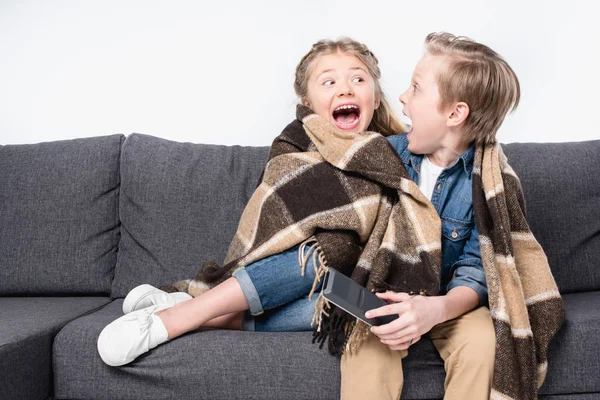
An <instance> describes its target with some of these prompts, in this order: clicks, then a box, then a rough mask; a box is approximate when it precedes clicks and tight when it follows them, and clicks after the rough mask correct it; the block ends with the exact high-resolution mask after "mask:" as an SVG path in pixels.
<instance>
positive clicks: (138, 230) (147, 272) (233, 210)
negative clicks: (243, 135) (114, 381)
mask: <svg viewBox="0 0 600 400" xmlns="http://www.w3.org/2000/svg"><path fill="white" fill-rule="evenodd" d="M267 152H268V148H267V147H241V146H217V145H205V144H192V143H179V142H174V141H169V140H165V139H160V138H156V137H152V136H148V135H141V134H132V135H130V136H128V137H127V139H126V140H125V143H124V145H123V154H122V161H121V199H120V208H119V210H120V217H121V223H122V227H121V241H120V243H119V254H118V257H117V267H116V271H115V280H114V282H113V287H112V296H113V297H124V296H125V295H126V294H127V292H129V290H131V289H132V288H134V287H135V286H137V285H139V284H141V283H150V284H153V285H162V284H168V283H172V282H174V281H176V280H180V279H185V278H191V277H193V276H194V275H195V274H196V272H198V270H199V267H200V266H201V265H202V262H203V261H205V260H214V261H216V262H219V263H220V262H222V261H223V259H224V258H225V253H226V252H227V247H228V246H229V243H230V241H231V239H232V238H233V235H234V234H235V231H236V229H237V224H238V220H239V217H240V215H241V213H242V210H243V208H244V206H245V205H246V202H247V201H248V199H249V198H250V196H251V195H252V193H253V192H254V189H255V187H256V184H257V182H258V179H259V176H260V173H261V172H262V169H263V167H264V164H265V162H266V158H267Z"/></svg>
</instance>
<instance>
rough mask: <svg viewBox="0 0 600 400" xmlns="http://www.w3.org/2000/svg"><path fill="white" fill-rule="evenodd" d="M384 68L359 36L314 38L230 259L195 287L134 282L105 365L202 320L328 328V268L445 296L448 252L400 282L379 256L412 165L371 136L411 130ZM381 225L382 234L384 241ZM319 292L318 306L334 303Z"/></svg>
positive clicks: (103, 349)
mask: <svg viewBox="0 0 600 400" xmlns="http://www.w3.org/2000/svg"><path fill="white" fill-rule="evenodd" d="M380 76H381V74H380V70H379V67H378V60H377V58H376V57H375V56H374V55H373V53H371V51H369V50H368V48H367V47H366V46H364V45H362V44H360V43H357V42H355V41H353V40H351V39H348V38H345V39H342V40H338V41H329V40H322V41H319V42H317V43H316V44H314V45H313V48H312V49H311V51H310V52H309V53H308V54H306V55H305V56H304V57H303V58H302V60H301V61H300V63H299V64H298V66H297V68H296V79H295V82H294V88H295V91H296V93H297V95H298V96H299V97H300V100H301V103H302V105H299V106H298V111H297V114H298V115H297V120H295V121H294V122H292V123H291V124H290V125H288V126H287V127H286V128H285V129H284V131H283V132H282V134H281V135H280V136H279V137H277V138H276V139H275V141H274V142H273V145H272V147H271V151H270V154H269V162H268V164H267V166H266V168H265V172H264V176H263V180H262V182H261V184H260V185H259V186H258V187H257V189H256V191H255V193H254V194H253V196H252V198H251V199H250V201H249V203H248V205H247V206H246V208H245V209H244V213H243V215H242V218H241V220H240V224H239V226H238V231H237V233H236V236H235V237H234V239H233V241H232V243H231V245H230V247H229V251H228V255H227V257H226V259H225V266H224V267H222V268H220V267H218V266H215V265H205V266H203V269H202V271H201V272H200V273H199V274H198V275H197V277H196V278H195V279H194V280H191V281H186V282H178V283H176V284H175V285H174V287H175V288H176V290H179V291H186V292H187V293H189V294H186V293H167V292H165V291H162V290H159V289H156V288H153V287H152V286H150V285H141V286H138V287H137V288H135V289H133V290H132V291H131V292H130V293H129V294H128V296H127V297H126V299H125V301H124V303H123V312H124V313H125V315H124V316H123V317H120V318H119V319H117V320H116V321H113V322H112V323H111V324H109V325H108V326H107V327H106V328H105V329H104V330H103V331H102V333H101V334H100V336H99V338H98V351H99V353H100V356H101V357H102V359H103V360H104V362H105V363H107V364H108V365H111V366H119V365H124V364H127V363H129V362H131V361H133V360H134V359H135V358H136V357H138V356H139V355H141V354H143V353H145V352H147V351H149V350H150V349H152V348H154V347H156V346H158V345H159V344H161V343H164V342H166V341H167V340H170V339H173V338H176V337H178V336H180V335H182V334H184V333H186V332H190V331H192V330H195V329H197V328H199V327H214V328H226V329H244V330H256V331H295V330H309V329H310V327H311V324H312V322H314V321H313V314H314V315H315V316H317V323H319V326H320V319H319V317H320V315H321V313H319V312H317V313H315V310H314V303H310V302H309V301H307V299H306V297H307V295H308V297H310V296H311V295H312V293H313V292H314V291H315V290H318V289H319V287H320V284H321V281H320V278H321V276H322V275H323V273H324V271H325V270H326V268H327V267H330V268H335V269H337V270H339V271H342V272H343V273H345V274H346V275H352V277H353V279H355V280H357V281H359V282H360V283H361V284H363V285H365V286H367V287H368V288H370V289H377V290H381V289H390V288H393V289H396V290H401V291H407V292H412V291H414V290H410V288H407V287H399V286H398V284H399V282H401V281H403V282H406V281H407V280H408V281H411V282H418V283H419V285H420V286H419V287H418V288H419V289H422V288H424V287H426V286H427V285H426V284H424V282H429V281H432V282H433V284H432V285H431V286H427V288H428V290H431V291H434V292H435V290H436V286H437V287H439V278H438V277H437V273H436V272H435V268H429V264H430V260H437V258H435V257H431V256H429V257H425V258H426V259H427V260H426V262H425V267H424V268H423V269H424V270H425V274H422V276H420V277H418V278H417V279H411V278H412V277H409V278H408V279H407V277H406V276H405V277H404V278H403V279H398V278H397V277H392V278H393V279H390V273H389V266H390V260H389V257H387V258H385V257H380V259H385V260H384V261H379V259H378V263H379V264H378V263H376V262H375V258H376V256H379V255H380V253H379V252H378V250H379V249H380V248H381V246H380V245H381V242H382V237H383V233H384V232H385V227H386V226H387V225H388V220H389V218H390V213H389V210H390V204H391V202H390V200H389V196H386V195H383V193H384V190H383V188H384V187H386V186H392V187H394V186H395V187H396V189H397V188H398V187H399V183H398V182H399V181H400V180H401V178H407V177H408V176H400V175H401V174H402V172H403V171H404V168H403V167H402V163H401V161H400V160H399V159H398V158H397V156H396V155H395V153H394V150H393V148H392V147H391V146H389V144H388V143H387V141H386V140H385V139H384V138H383V137H382V136H381V135H379V134H376V133H373V132H367V133H365V131H367V130H373V131H378V132H381V134H382V135H384V136H388V135H392V134H396V133H399V132H404V131H406V129H404V127H403V126H402V125H401V124H400V123H399V122H398V121H397V120H396V118H395V117H394V115H393V113H392V111H391V108H390V106H389V104H388V102H387V101H386V99H385V96H384V94H383V91H382V89H381V86H380V84H379V79H380ZM311 110H312V111H311ZM315 114H316V115H315ZM344 149H345V150H346V151H344ZM350 150H351V151H350ZM374 155H375V156H374ZM361 157H362V158H361ZM394 171H395V172H394ZM347 172H349V173H347ZM398 174H400V175H398ZM365 178H368V179H365ZM424 203H426V202H424ZM397 214H398V215H400V219H402V220H404V219H407V218H404V217H405V215H404V214H402V213H397ZM403 224H404V225H406V223H403ZM433 225H434V226H435V222H433ZM405 229H406V227H403V229H402V231H403V232H405ZM397 230H398V231H400V230H401V229H397ZM373 232H379V233H378V236H377V239H376V240H375V239H374V236H373ZM405 236H407V235H405ZM410 236H413V235H410ZM414 236H417V235H414ZM421 236H422V235H421ZM438 240H439V238H438ZM415 247H417V246H416V245H415ZM365 254H367V255H368V257H366V258H365ZM416 257H419V255H418V254H416ZM438 258H439V257H438ZM384 264H385V265H384ZM434 264H435V262H433V263H432V265H434ZM371 265H373V267H371ZM376 265H383V267H381V268H379V269H378V268H376ZM359 267H360V268H359ZM394 278H395V279H394ZM389 282H392V284H389ZM394 283H395V284H394ZM208 288H210V290H206V289H208ZM419 289H417V290H419ZM320 300H321V301H317V303H318V304H317V309H318V310H317V311H319V307H323V306H324V304H323V300H322V298H320ZM325 306H327V305H325ZM327 322H331V323H329V324H328V326H327V329H324V330H323V332H324V333H328V332H329V333H332V332H333V330H332V329H329V325H331V326H334V325H336V324H335V323H334V322H335V319H333V318H332V319H331V321H329V320H328V321H327ZM336 326H338V328H339V326H341V324H339V323H337V325H336ZM340 332H341V333H340ZM344 332H345V331H344V329H338V332H337V336H336V335H330V350H331V349H332V347H331V346H332V343H333V347H334V348H335V349H336V350H337V351H338V352H339V351H340V345H341V344H343V343H344V342H345V336H344V335H345V333H344ZM340 335H342V336H340ZM324 337H325V336H322V337H321V341H322V340H324ZM334 352H335V351H334Z"/></svg>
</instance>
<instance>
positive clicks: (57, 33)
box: [0, 0, 600, 145]
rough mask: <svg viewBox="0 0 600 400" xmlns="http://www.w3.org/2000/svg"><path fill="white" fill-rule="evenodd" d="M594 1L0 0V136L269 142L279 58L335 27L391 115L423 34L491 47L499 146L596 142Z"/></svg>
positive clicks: (276, 113)
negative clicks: (508, 89)
mask: <svg viewBox="0 0 600 400" xmlns="http://www.w3.org/2000/svg"><path fill="white" fill-rule="evenodd" d="M595 3H596V2H594V1H591V0H590V1H583V0H571V1H568V2H564V1H561V2H558V1H525V0H519V1H515V0H504V1H482V0H478V1H475V0H473V1H458V2H457V1H451V0H446V1H431V0H429V1H410V2H408V1H399V0H395V1H374V0H371V1H364V0H363V1H359V0H340V1H333V0H322V1H317V0H306V1H302V0H296V1H288V0H280V1H275V0H273V1H260V0H252V1H248V0H220V1H219V0H211V1H192V0H189V1H183V0H170V1H166V0H165V1H157V0H135V1H128V0H121V1H113V0H103V1H97V0H90V1H65V0H62V1H60V0H48V1H42V0H39V1H31V0H0V144H13V143H36V142H42V141H50V140H58V139H69V138H77V137H86V136H98V135H107V134H113V133H124V134H129V133H131V132H139V133H146V134H151V135H155V136H160V137H164V138H168V139H172V140H177V141H190V142H195V143H217V144H242V145H268V144H270V143H271V140H272V139H273V138H274V137H275V136H276V135H277V134H278V133H279V132H280V131H281V129H282V128H283V127H284V126H285V125H286V124H287V123H288V122H289V121H291V119H292V118H293V117H294V108H295V104H296V102H297V98H296V96H295V94H294V91H293V86H292V83H293V76H294V69H295V66H296V64H297V62H298V61H299V60H300V58H301V57H302V56H303V55H304V54H305V53H306V52H307V51H308V50H309V49H310V47H311V45H312V43H314V42H315V41H317V40H319V39H321V38H332V39H335V38H337V37H339V36H350V37H352V38H354V39H356V40H359V41H361V42H363V43H366V44H367V45H368V46H369V47H370V48H371V50H372V51H373V52H374V53H375V54H376V55H377V57H378V58H379V60H380V66H381V68H382V72H383V80H382V83H383V87H384V90H385V91H386V94H387V95H388V98H389V99H390V101H391V103H392V104H393V106H394V108H395V110H396V112H398V113H399V112H400V111H401V106H400V104H399V103H398V100H397V98H398V95H399V94H400V93H401V92H402V91H403V90H404V89H405V88H406V87H407V85H408V81H409V78H410V75H411V72H412V69H413V67H414V65H415V64H416V62H417V60H418V59H419V57H420V56H421V55H422V52H423V39H424V38H425V36H426V35H427V34H428V33H430V32H432V31H449V32H452V33H455V34H460V35H465V36H470V37H472V38H473V39H476V40H478V41H480V42H482V43H485V44H487V45H489V46H490V47H492V48H493V49H495V50H496V51H498V52H499V53H500V54H502V55H503V56H504V57H505V58H506V59H507V61H508V62H509V63H510V64H511V66H512V67H513V69H514V70H515V71H516V73H517V75H518V76H519V78H520V81H521V88H522V101H521V104H520V106H519V108H518V109H517V111H516V112H515V113H514V114H512V115H511V116H509V118H508V119H507V120H506V122H505V124H504V125H503V127H502V128H501V130H500V132H499V140H500V141H501V142H504V143H508V142H515V141H527V142H530V141H534V142H556V141H578V140H588V139H597V138H600V133H599V132H600V131H599V130H598V125H599V123H600V111H599V110H598V108H599V106H600V102H599V101H598V97H599V93H600V78H599V76H600V74H599V72H598V71H600V61H599V60H600V57H599V55H600V43H599V42H600V28H599V26H598V25H599V22H598V15H600V12H599V11H598V8H599V6H598V5H596V4H595Z"/></svg>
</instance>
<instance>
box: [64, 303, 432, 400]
mask: <svg viewBox="0 0 600 400" xmlns="http://www.w3.org/2000/svg"><path fill="white" fill-rule="evenodd" d="M122 304H123V300H121V299H118V300H115V301H113V302H112V303H111V304H109V305H107V306H106V307H104V308H102V309H101V310H98V311H97V312H94V313H92V314H89V315H86V316H84V317H81V318H78V319H76V320H74V321H72V322H71V323H69V324H68V325H67V326H65V327H64V328H63V329H62V330H61V331H60V332H59V333H58V335H57V336H56V340H55V343H54V355H53V357H54V362H53V366H54V373H55V380H54V384H55V397H56V399H132V400H133V399H148V398H151V399H184V398H185V399H188V398H190V399H191V398H202V399H205V398H206V399H214V400H218V399H274V400H275V399H276V400H284V399H290V400H292V399H294V400H295V399H332V400H333V399H339V385H340V377H339V359H338V358H336V357H334V356H331V355H330V354H329V353H328V352H327V351H326V350H325V349H322V350H319V347H318V345H316V344H312V333H311V332H285V333H265V332H240V331H227V330H200V331H197V332H192V333H189V334H186V335H184V336H181V337H179V338H177V339H175V340H172V341H170V342H167V343H165V344H163V345H161V346H159V347H157V348H155V349H153V350H152V351H151V352H149V353H147V354H145V355H143V356H141V357H139V358H138V359H136V360H135V361H134V362H132V363H131V364H128V365H125V366H123V367H117V368H115V367H109V366H107V365H105V364H104V363H103V362H102V360H101V359H100V356H99V355H98V351H97V349H96V341H97V339H98V335H99V334H100V332H101V331H102V329H103V328H104V327H105V326H106V325H107V324H108V323H109V322H111V321H113V320H114V319H115V318H117V317H119V316H120V315H122V312H121V307H122ZM404 373H405V385H404V391H403V396H402V399H403V400H404V399H441V398H442V396H443V391H444V368H443V363H442V360H441V359H440V357H439V356H438V354H437V352H436V350H435V348H434V347H433V344H432V343H431V341H429V340H428V339H425V338H424V339H422V340H420V341H419V342H417V343H416V344H415V345H413V346H412V347H411V351H410V353H409V356H408V357H407V358H406V359H405V360H404ZM107 382H110V384H107Z"/></svg>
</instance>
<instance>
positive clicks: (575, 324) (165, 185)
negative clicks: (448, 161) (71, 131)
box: [0, 134, 600, 400]
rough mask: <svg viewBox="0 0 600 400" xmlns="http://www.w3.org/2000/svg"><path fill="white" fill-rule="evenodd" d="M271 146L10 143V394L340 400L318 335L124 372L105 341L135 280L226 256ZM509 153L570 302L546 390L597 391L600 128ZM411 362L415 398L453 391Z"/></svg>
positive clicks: (207, 346)
mask: <svg viewBox="0 0 600 400" xmlns="http://www.w3.org/2000/svg"><path fill="white" fill-rule="evenodd" d="M267 152H268V148H266V147H240V146H216V145H203V144H190V143H177V142H173V141H168V140H164V139H159V138H155V137H152V136H147V135H140V134H131V135H129V136H127V137H125V136H123V135H113V136H104V137H97V138H86V139H77V140H69V141H57V142H49V143H40V144H32V145H16V146H15V145H11V146H0V398H1V399H47V398H56V399H175V398H178V399H192V398H198V399H278V400H281V399H336V398H338V397H339V367H338V360H337V359H336V358H334V357H332V356H330V355H329V354H328V353H327V352H326V351H325V350H319V349H318V347H317V346H316V345H313V344H312V343H311V333H310V332H299V333H270V334H267V333H249V332H234V331H223V330H201V331H198V332H194V333H191V334H187V335H185V336H183V337H181V338H178V339H177V340H174V341H172V342H169V343H166V344H165V345H163V346H160V347H158V348H157V349H155V350H154V351H152V352H150V353H149V354H146V355H144V356H142V357H140V358H139V359H137V360H136V361H135V362H133V363H132V364H130V365H127V366H125V367H121V368H111V367H108V366H106V365H105V364H104V363H103V362H102V361H101V360H100V357H99V356H98V354H97V352H96V339H97V337H98V334H99V333H100V331H101V330H102V328H103V327H104V326H105V325H106V324H107V323H109V322H110V321H112V320H114V319H115V318H117V317H118V316H120V315H121V305H122V302H123V297H124V296H125V295H126V294H127V292H128V291H129V290H130V289H131V288H133V287H135V286H136V285H138V284H140V283H151V284H155V285H160V284H164V283H169V282H172V281H175V280H178V279H183V278H187V277H190V276H192V275H193V274H194V273H195V272H196V270H197V269H198V266H199V264H200V263H201V261H203V260H206V259H212V260H217V261H219V262H220V261H222V259H223V258H224V255H225V252H226V249H227V246H228V244H229V240H230V238H231V237H232V236H233V234H234V231H235V229H236V224H237V221H238V218H239V216H240V214H241V211H242V209H243V207H244V204H245V203H246V201H247V200H248V198H249V196H250V195H251V193H252V191H253V189H254V187H255V185H256V182H257V179H258V177H259V175H260V172H261V170H262V167H263V164H264V162H265V160H266V157H267ZM505 152H506V154H507V155H508V157H509V161H510V163H511V165H512V166H513V167H514V169H515V170H516V172H517V173H518V174H519V176H520V177H521V180H522V183H523V187H524V191H525V196H526V201H527V207H528V216H529V221H530V224H531V228H532V230H533V232H534V234H535V235H536V237H537V238H538V240H539V241H540V242H541V244H542V246H543V247H544V249H545V250H546V252H547V255H548V258H549V261H550V265H551V267H552V271H553V273H554V275H555V278H556V281H557V283H558V286H559V288H560V290H561V292H562V293H563V295H564V302H565V307H566V323H565V325H564V326H563V327H562V329H561V330H560V332H559V333H558V335H557V336H556V337H555V338H554V340H553V341H552V342H551V345H550V349H549V357H548V358H549V367H548V376H547V379H546V382H545V383H544V385H543V386H542V388H541V390H540V394H541V397H543V398H546V399H600V357H599V356H600V261H599V259H600V140H598V141H587V142H579V143H556V144H550V143H548V144H539V143H538V144H535V143H514V144H508V145H506V146H505ZM405 374H406V376H405V382H406V383H405V388H404V395H403V398H404V399H437V398H442V396H443V382H444V370H443V364H442V361H441V359H440V358H439V356H438V355H437V353H436V352H435V349H434V347H433V345H432V344H431V342H430V341H429V340H426V339H424V340H421V341H420V342H418V343H417V344H416V345H414V346H413V347H411V350H410V355H409V356H408V358H407V359H406V360H405Z"/></svg>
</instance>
